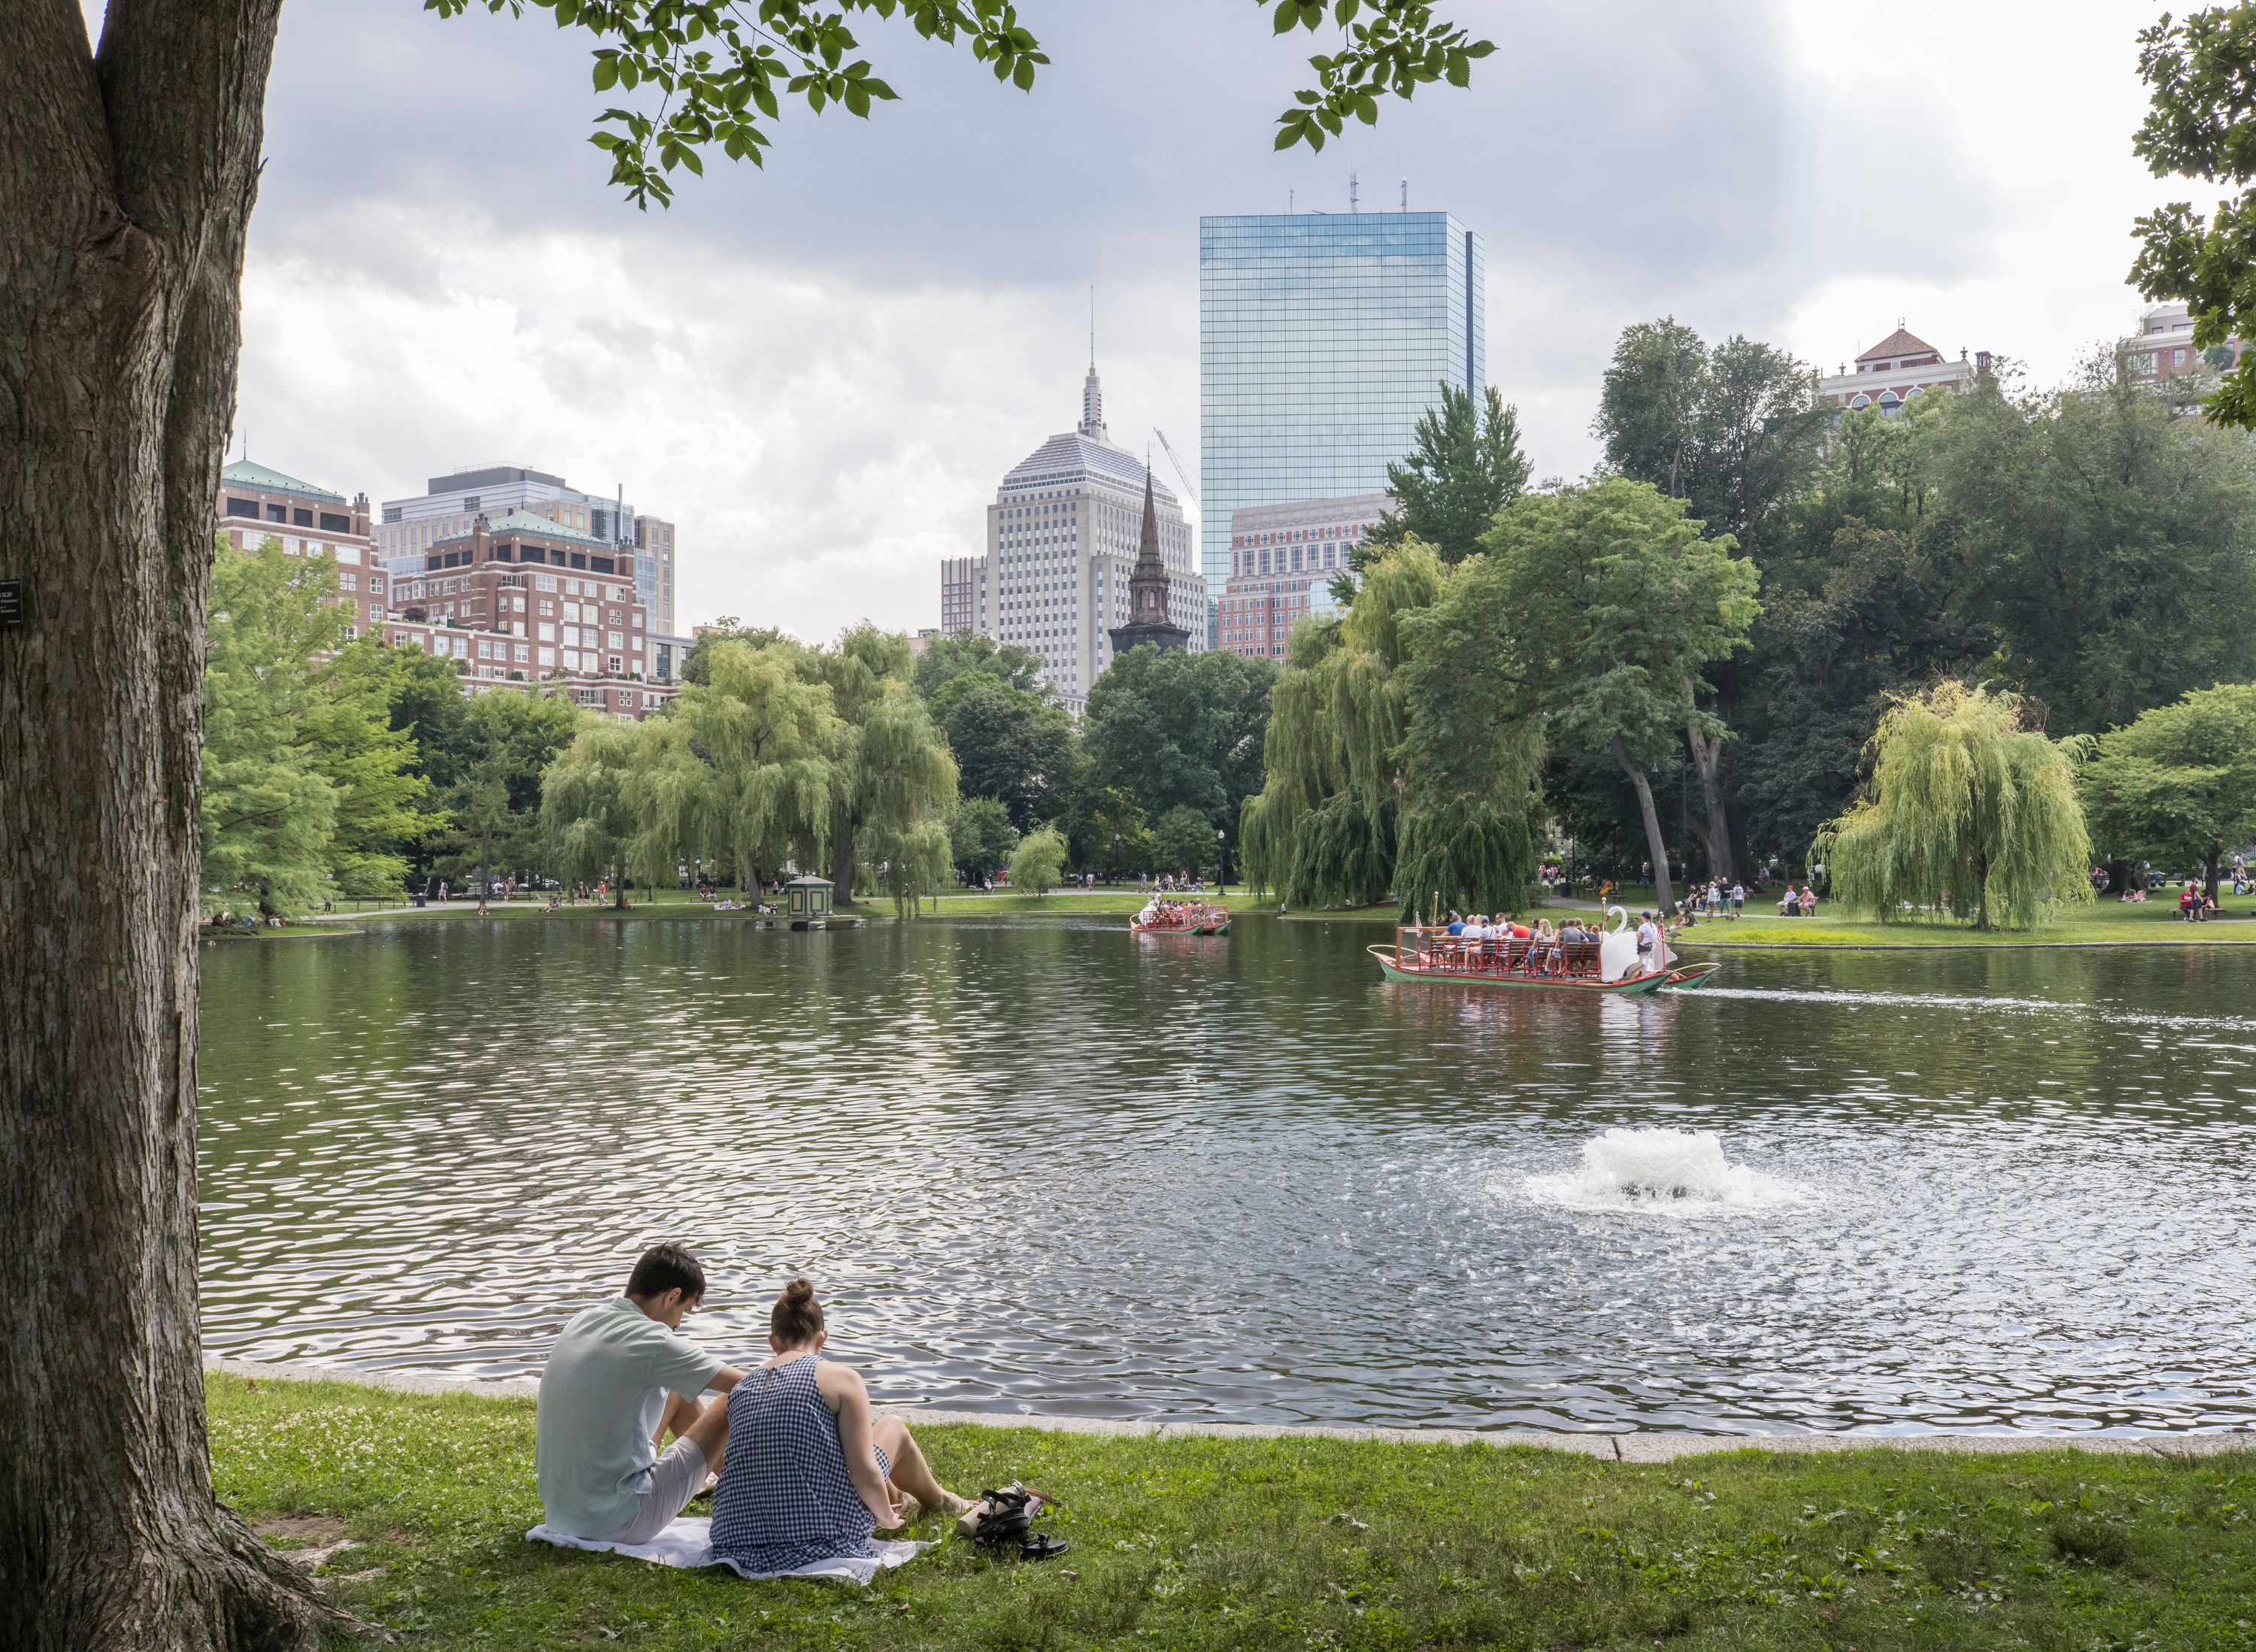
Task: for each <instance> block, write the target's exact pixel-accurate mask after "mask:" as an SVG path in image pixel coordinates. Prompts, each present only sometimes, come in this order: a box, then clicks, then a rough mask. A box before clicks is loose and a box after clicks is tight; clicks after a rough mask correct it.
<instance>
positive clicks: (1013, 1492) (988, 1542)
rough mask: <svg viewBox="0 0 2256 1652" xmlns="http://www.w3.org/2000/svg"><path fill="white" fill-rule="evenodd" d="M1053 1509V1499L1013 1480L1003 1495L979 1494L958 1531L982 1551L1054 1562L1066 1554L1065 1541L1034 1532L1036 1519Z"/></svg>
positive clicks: (962, 1518) (985, 1492) (991, 1492)
mask: <svg viewBox="0 0 2256 1652" xmlns="http://www.w3.org/2000/svg"><path fill="white" fill-rule="evenodd" d="M1047 1507H1052V1501H1051V1500H1050V1499H1048V1498H1047V1497H1044V1496H1043V1495H1042V1494H1041V1493H1040V1492H1037V1491H1033V1490H1030V1489H1028V1488H1027V1487H1026V1486H1024V1485H1022V1484H1020V1483H1019V1482H1018V1481H1016V1480H1013V1481H1012V1483H1011V1484H1010V1485H1009V1486H1007V1487H1005V1489H1003V1490H1001V1491H984V1492H982V1493H979V1500H978V1501H977V1502H976V1503H974V1504H972V1506H971V1507H969V1508H967V1509H965V1510H964V1511H963V1514H962V1517H961V1518H960V1519H958V1520H957V1521H956V1522H955V1528H956V1530H958V1531H960V1532H962V1534H963V1535H964V1536H966V1537H969V1539H971V1541H972V1542H973V1543H976V1544H978V1545H979V1547H981V1548H982V1549H993V1550H1007V1549H1016V1550H1018V1554H1019V1559H1021V1560H1054V1559H1055V1558H1056V1557H1058V1556H1060V1555H1061V1554H1063V1553H1065V1551H1066V1549H1067V1547H1068V1544H1067V1543H1066V1541H1065V1539H1064V1538H1062V1537H1050V1536H1045V1535H1043V1534H1042V1533H1040V1532H1037V1531H1035V1530H1033V1523H1034V1521H1035V1519H1036V1517H1038V1516H1039V1515H1040V1514H1041V1513H1042V1511H1043V1510H1044V1509H1045V1508H1047Z"/></svg>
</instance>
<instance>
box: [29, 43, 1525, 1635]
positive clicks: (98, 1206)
mask: <svg viewBox="0 0 2256 1652" xmlns="http://www.w3.org/2000/svg"><path fill="white" fill-rule="evenodd" d="M1257 3H1258V4H1263V5H1272V4H1273V9H1274V15H1275V16H1276V18H1278V20H1279V22H1280V25H1282V28H1281V29H1280V32H1288V31H1289V30H1290V29H1291V28H1292V26H1293V25H1294V24H1296V23H1297V24H1299V25H1302V26H1304V27H1306V28H1308V29H1315V28H1316V27H1317V26H1319V25H1321V24H1322V23H1324V22H1325V21H1326V20H1327V19H1328V18H1329V19H1333V20H1336V23H1337V25H1338V29H1339V39H1338V41H1337V43H1336V46H1335V47H1334V49H1331V50H1329V51H1326V52H1324V53H1319V54H1317V55H1315V56H1314V57H1312V58H1311V59H1310V60H1309V66H1310V69H1311V71H1312V77H1313V80H1314V82H1315V84H1314V85H1313V86H1311V87H1310V88H1308V90H1306V91H1305V92H1304V93H1302V94H1301V95H1300V96H1299V97H1298V98H1297V99H1296V101H1295V104H1294V107H1292V108H1289V109H1287V110H1286V111H1285V112H1284V113H1283V114H1282V115H1281V116H1279V136H1278V142H1279V143H1280V145H1284V146H1288V147H1289V146H1291V145H1294V144H1299V143H1306V144H1308V145H1311V146H1312V147H1321V146H1322V144H1323V143H1324V141H1325V139H1326V138H1327V136H1337V135H1338V134H1339V133H1340V132H1341V131H1343V127H1344V125H1345V124H1346V123H1347V122H1348V121H1350V120H1356V119H1360V120H1365V121H1368V120H1372V119H1375V118H1377V115H1378V104H1379V102H1380V100H1382V99H1384V98H1388V97H1395V96H1405V97H1406V96H1408V95H1410V94H1411V93H1413V92H1414V91H1415V90H1416V89H1417V88H1418V87H1420V86H1421V85H1428V84H1431V83H1433V82H1435V81H1448V82H1449V84H1451V85H1456V86H1463V85H1464V84H1465V83H1466V81H1467V80H1468V78H1469V76H1470V68H1471V64H1472V61H1473V60H1475V59H1477V58H1479V57H1482V56H1484V55H1485V54H1486V53H1487V52H1488V51H1489V50H1490V47H1489V46H1488V45H1487V43H1486V42H1484V41H1477V40H1472V39H1469V38H1468V37H1467V36H1466V34H1465V33H1464V32H1463V30H1460V29H1457V28H1455V27H1453V26H1452V25H1450V24H1449V22H1448V21H1447V20H1446V19H1445V18H1439V17H1436V16H1435V8H1434V6H1433V4H1430V0H1338V4H1337V5H1336V7H1335V8H1327V7H1325V6H1323V5H1322V4H1316V3H1315V0H1257ZM427 4H428V6H429V9H431V10H433V11H438V12H440V13H441V14H442V15H446V14H453V13H459V12H461V11H464V10H466V9H467V7H468V4H469V0H427ZM483 4H485V6H486V8H487V9H488V10H489V11H510V12H520V11H524V10H525V0H483ZM532 4H533V5H535V6H537V7H538V8H539V9H540V10H542V11H546V12H547V13H548V14H549V15H550V17H551V18H553V21H554V22H555V23H556V24H557V25H559V26H560V27H564V28H568V29H573V30H575V31H576V32H577V35H578V38H579V39H582V41H583V42H585V43H586V44H587V45H588V46H589V47H590V49H591V51H590V58H589V74H590V75H591V78H592V79H593V81H594V83H595V87H596V91H597V92H598V93H599V94H600V95H601V97H602V107H603V114H602V115H600V116H598V117H597V123H596V124H597V125H598V127H599V131H598V132H597V133H596V140H597V143H598V145H599V146H600V147H601V148H602V149H603V151H605V152H607V153H608V155H609V157H610V165H611V167H612V176H613V178H614V180H617V183H618V185H619V186H620V187H621V188H622V191H623V192H624V194H625V195H626V196H627V197H628V198H630V199H632V200H634V201H638V202H639V203H641V204H645V205H647V204H648V203H650V202H652V201H659V202H663V201H666V199H667V198H668V197H669V195H670V194H671V191H672V187H673V179H674V178H675V177H676V176H677V175H679V173H680V171H685V170H686V171H687V172H688V173H701V172H702V171H703V170H704V163H703V160H702V159H701V154H705V153H709V154H713V155H716V156H718V155H726V156H729V157H730V158H733V159H755V160H757V159H758V158H759V157H760V155H761V153H762V152H763V151H764V150H765V148H766V147H767V145H769V144H770V142H771V137H770V133H771V131H772V129H773V127H774V125H775V124H776V122H777V121H778V119H779V116H780V109H781V105H782V103H783V102H784V101H785V100H786V99H790V100H793V101H794V102H803V103H804V104H805V105H806V106H807V107H809V108H811V109H814V110H815V111H818V112H819V111H821V110H822V109H825V108H826V107H828V106H831V105H834V104H835V105H837V106H840V107H842V108H843V109H845V110H846V111H847V112H848V113H849V114H851V115H857V116H860V115H866V114H868V113H869V112H870V110H871V108H872V106H873V103H875V102H882V101H884V100H886V99H889V98H891V97H892V90H891V88H888V87H887V86H886V84H885V81H883V80H882V79H880V78H879V77H878V75H876V74H873V73H872V72H871V64H870V62H869V61H868V60H867V59H865V58H864V56H862V54H861V49H860V46H859V45H858V43H857V40H856V39H855V36H854V33H853V31H852V29H851V27H850V21H864V20H866V21H869V22H871V23H872V24H874V25H875V26H877V27H878V28H881V29H885V30H887V31H889V32H891V34H892V38H893V39H895V40H897V41H899V40H903V39H906V36H907V35H908V33H910V32H914V33H915V34H917V35H918V36H920V37H921V38H922V39H926V40H932V41H938V42H941V43H945V44H948V45H951V46H962V47H964V48H967V49H968V50H969V52H970V53H972V54H973V55H974V56H975V57H976V59H977V60H979V61H980V62H981V63H983V64H984V65H985V66H986V67H988V68H990V69H991V70H992V71H993V72H994V73H995V74H996V75H997V76H998V78H999V79H1000V80H1001V81H1003V82H1004V83H1005V84H1008V85H1013V86H1017V87H1019V88H1027V87H1030V86H1032V84H1033V81H1034V77H1035V74H1036V72H1037V69H1038V67H1039V66H1040V65H1041V64H1044V63H1046V62H1047V57H1046V56H1045V55H1044V53H1042V52H1041V50H1040V45H1039V43H1038V42H1037V41H1036V39H1035V38H1034V36H1033V33H1032V32H1031V31H1029V30H1028V29H1027V28H1026V25H1024V23H1023V22H1022V21H1021V20H1020V18H1019V11H1018V8H1017V7H1016V6H1015V5H1012V4H991V3H990V0H835V3H834V4H817V3H816V0H760V4H758V5H749V4H747V5H734V4H730V5H702V4H701V5H696V6H692V7H687V8H685V7H683V6H680V5H676V4H672V0H606V3H605V4H581V3H580V0H532ZM281 11H282V7H281V0H117V3H116V4H110V5H109V6H108V7H106V8H105V9H103V10H102V17H101V25H100V28H101V35H100V45H99V46H98V47H97V46H95V44H94V43H93V42H92V41H90V40H89V39H88V25H87V13H86V11H85V10H84V9H83V8H82V7H81V6H79V5H77V4H71V3H70V0H10V4H7V5H6V6H5V7H4V9H0V20H4V24H5V28H4V34H5V39H6V47H7V49H6V50H5V51H4V52H0V222H5V223H6V224H7V225H8V233H7V234H6V235H5V236H4V237H0V387H4V390H0V399H4V404H5V406H6V408H7V410H8V413H7V418H6V420H5V421H4V425H0V431H4V434H0V575H4V576H5V577H6V578H7V579H9V580H11V581H17V580H20V581H23V582H25V584H26V586H27V588H28V590H27V596H28V600H27V602H26V603H25V606H24V608H23V610H22V611H21V613H20V616H19V618H20V619H21V623H20V624H18V625H12V626H11V627H9V628H4V629H0V957H5V958H6V959H7V960H8V963H9V966H10V967H9V968H7V969H6V970H4V971H0V1303H4V1304H5V1306H4V1307H0V1332H4V1337H5V1340H6V1343H7V1345H8V1347H9V1350H10V1355H11V1357H10V1358H9V1359H6V1360H4V1361H0V1458H4V1459H5V1461H6V1463H7V1465H8V1466H7V1469H6V1470H5V1472H0V1566H4V1571H0V1645H6V1646H10V1647H27V1648H43V1649H44V1648H95V1647H104V1648H106V1647H115V1646H129V1645H130V1646H133V1647H137V1648H173V1647H178V1648H222V1647H226V1648H231V1647H241V1646H252V1645H256V1646H260V1647H282V1646H295V1645H304V1644H310V1642H311V1641H312V1640H313V1638H314V1633H315V1626H316V1625H317V1624H318V1623H319V1622H320V1621H321V1620H323V1618H324V1617H325V1616H328V1615H329V1614H328V1612H327V1609H326V1608H324V1607H323V1606H321V1604H320V1602H319V1599H318V1596H317V1595H316V1593H315V1592H314V1588H313V1586H312V1585H311V1583H310V1582H309V1580H308V1579H307V1578H306V1577H305V1576H304V1574H303V1573H302V1572H301V1571H299V1570H298V1569H297V1568H296V1567H295V1566H293V1565H292V1564H289V1563H287V1562H286V1561H282V1560H279V1559H278V1558H277V1557H274V1556H273V1555H272V1554H271V1552H270V1551H269V1550H266V1548H265V1547H264V1545H263V1544H261V1543H259V1542H258V1540H257V1538H256V1537H255V1536H252V1535H251V1534H250V1531H249V1529H248V1528H245V1527H244V1526H243V1522H242V1521H239V1520H237V1519H236V1518H235V1517H234V1516H233V1515H231V1514H228V1513H227V1511H225V1510H224V1509H222V1507H220V1506H219V1504H218V1502H217V1501H216V1500H215V1498H214V1497H213V1494H212V1489H211V1472H210V1458H209V1452H208V1449H207V1444H206V1441H205V1437H204V1414H203V1381H202V1373H201V1365H200V1364H199V1361H198V1358H197V1352H198V1345H199V1331H198V1315H197V1309H196V1244H195V1206H196V1189H195V1120H196V1103H195V1095H196V1029H197V1020H196V992H197V983H196V942H195V922H196V870H197V865H198V860H199V857H200V851H201V844H200V833H199V820H200V815H201V804H200V800H199V789H200V787H199V777H198V759H199V748H200V745H201V739H202V724H201V707H200V696H199V694H198V688H199V685H200V680H201V674H202V668H203V652H204V614H205V605H206V603H205V598H206V592H207V589H208V585H207V581H208V576H209V572H210V567H211V537H210V535H211V522H212V505H213V501H214V499H215V498H216V497H217V495H218V491H219V471H220V465H221V462H222V455H224V453H225V451H226V448H227V446H228V441H229V418H230V416H231V411H232V409H233V407H234V405H235V395H236V360H237V356H238V353H239V347H240V342H241V336H242V302H243V300H242V293H243V251H244V248H245V246H246V245H247V244H248V241H249V235H250V218H251V208H252V206H253V203H254V202H255V201H256V199H257V186H258V174H259V170H260V166H261V165H262V160H261V157H262V155H263V154H264V134H263V130H262V110H263V108H264V102H265V96H266V82H267V77H268V74H269V72H270V70H271V67H272V65H273V61H274V41H275V32H276V28H277V26H278V23H279V20H280V17H281ZM1326 44H1327V45H1328V46H1331V45H1332V43H1331V42H1329V41H1327V42H1326ZM445 49H446V42H445V40H444V39H443V38H442V37H440V36H437V35H435V34H434V38H433V42H432V46H431V51H432V53H433V54H434V56H436V55H438V54H440V53H443V52H444V51H445ZM56 1303H70V1304H72V1308H71V1311H69V1312H67V1313H58V1312H57V1311H56V1310H55V1307H54V1304H56Z"/></svg>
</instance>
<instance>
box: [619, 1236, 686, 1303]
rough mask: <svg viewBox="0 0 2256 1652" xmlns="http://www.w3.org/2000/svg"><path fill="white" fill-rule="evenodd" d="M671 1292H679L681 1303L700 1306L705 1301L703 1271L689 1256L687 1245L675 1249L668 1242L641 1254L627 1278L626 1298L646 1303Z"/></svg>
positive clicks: (675, 1246) (671, 1242)
mask: <svg viewBox="0 0 2256 1652" xmlns="http://www.w3.org/2000/svg"><path fill="white" fill-rule="evenodd" d="M670 1290H679V1291H680V1293H681V1297H682V1300H683V1301H684V1302H692V1303H694V1302H702V1301H703V1300H704V1298H705V1270H704V1269H703V1268H701V1267H698V1265H697V1259H696V1258H695V1257H694V1256H692V1255H691V1254H690V1253H689V1247H688V1246H687V1245H676V1244H675V1243H673V1241H672V1240H671V1239H669V1240H667V1241H666V1243H665V1244H663V1245H653V1246H651V1247H650V1248H649V1249H648V1250H646V1251H645V1252H644V1253H642V1260H640V1261H638V1262H637V1263H636V1264H635V1265H634V1272H633V1273H631V1274H628V1275H627V1295H630V1296H640V1297H643V1298H645V1300H647V1299H648V1298H650V1297H652V1296H663V1295H666V1292H668V1291H670Z"/></svg>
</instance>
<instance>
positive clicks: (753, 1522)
mask: <svg viewBox="0 0 2256 1652" xmlns="http://www.w3.org/2000/svg"><path fill="white" fill-rule="evenodd" d="M814 1359H815V1357H814V1355H813V1354H808V1355H807V1356H806V1357H805V1358H804V1359H794V1360H793V1361H792V1362H791V1363H790V1364H789V1365H787V1366H766V1367H765V1368H763V1369H761V1370H758V1371H751V1372H747V1373H745V1375H744V1380H743V1381H742V1382H739V1383H738V1384H737V1387H736V1389H735V1391H734V1392H732V1393H731V1394H730V1395H729V1446H728V1453H727V1455H726V1456H725V1457H724V1458H723V1459H722V1463H721V1484H720V1485H719V1486H718V1487H716V1489H715V1491H714V1493H713V1553H714V1556H715V1557H716V1558H718V1559H722V1560H730V1561H734V1562H735V1563H736V1564H738V1565H739V1566H741V1567H743V1568H744V1570H745V1571H792V1570H793V1568H795V1567H799V1566H807V1565H812V1564H814V1562H816V1561H818V1560H839V1559H854V1558H859V1557H866V1556H869V1555H872V1554H875V1553H876V1552H877V1550H875V1548H874V1547H873V1546H872V1545H871V1541H870V1538H871V1534H872V1533H874V1532H875V1531H876V1530H877V1528H878V1523H877V1521H874V1520H872V1519H871V1517H870V1511H869V1509H868V1507H866V1506H865V1505H864V1503H863V1501H862V1498H861V1494H860V1493H857V1491H855V1489H854V1482H853V1480H852V1479H851V1478H850V1476H849V1475H848V1474H847V1472H846V1453H845V1451H844V1449H843V1448H842V1447H841V1446H840V1444H838V1418H837V1417H836V1415H834V1414H833V1413H832V1411H831V1409H830V1408H829V1407H828V1406H827V1405H825V1404H823V1403H822V1390H821V1388H819V1387H816V1386H815V1382H814ZM871 1450H872V1451H876V1453H877V1458H878V1471H879V1472H881V1473H884V1474H887V1475H890V1474H892V1467H893V1465H892V1464H891V1463H889V1462H887V1461H886V1460H885V1452H884V1451H879V1450H878V1448H877V1447H875V1446H872V1447H871Z"/></svg>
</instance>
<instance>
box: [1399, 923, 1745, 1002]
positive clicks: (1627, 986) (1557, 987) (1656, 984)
mask: <svg viewBox="0 0 2256 1652" xmlns="http://www.w3.org/2000/svg"><path fill="white" fill-rule="evenodd" d="M1606 915H1607V917H1608V918H1610V919H1611V920H1613V927H1612V928H1610V929H1605V930H1602V931H1600V932H1599V933H1598V935H1597V939H1596V940H1593V941H1582V942H1576V943H1575V944H1574V945H1572V946H1569V947H1567V948H1565V949H1563V950H1564V952H1565V958H1564V961H1563V967H1562V972H1561V973H1559V974H1557V975H1553V974H1551V973H1549V972H1548V971H1545V970H1543V969H1541V968H1540V967H1539V966H1540V964H1541V958H1540V956H1538V955H1537V954H1536V951H1535V948H1534V946H1533V943H1532V942H1527V941H1521V940H1507V941H1462V940H1459V939H1457V938H1456V937H1455V936H1453V935H1447V934H1443V933H1440V932H1437V931H1435V930H1430V929H1428V930H1409V929H1397V930H1396V931H1395V932H1394V944H1393V945H1392V947H1387V946H1384V945H1374V946H1372V947H1371V948H1369V949H1367V950H1369V952H1370V953H1371V957H1374V958H1377V959H1378V967H1379V969H1380V971H1382V972H1383V973H1384V974H1385V977H1386V978H1387V979H1388V980H1390V981H1449V982H1455V983H1458V984H1461V985H1468V986H1509V987H1520V988H1526V989H1529V990H1533V991H1537V992H1618V993H1620V994H1622V995H1624V996H1625V997H1632V996H1640V995H1642V994H1645V993H1648V992H1662V991H1668V992H1689V991H1690V990H1691V989H1692V988H1694V987H1696V986H1701V985H1705V984H1706V982H1707V980H1708V978H1709V977H1710V976H1711V975H1713V974H1715V973H1716V971H1718V970H1720V969H1722V968H1723V967H1724V966H1723V964H1721V963H1719V962H1717V961H1715V960H1713V959H1711V960H1710V961H1709V962H1707V963H1705V964H1678V963H1677V962H1676V960H1675V958H1674V955H1673V954H1669V953H1668V952H1667V941H1666V940H1665V939H1664V940H1663V941H1662V942H1661V949H1662V952H1663V954H1664V956H1665V957H1667V962H1666V963H1664V964H1662V966H1661V967H1660V968H1659V969H1657V970H1641V969H1639V960H1638V956H1637V927H1636V926H1635V925H1634V924H1632V923H1631V922H1630V921H1629V914H1628V913H1627V912H1625V911H1624V910H1623V909H1622V908H1621V907H1607V908H1606Z"/></svg>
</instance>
